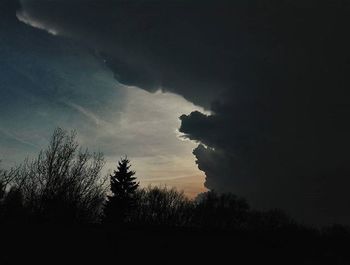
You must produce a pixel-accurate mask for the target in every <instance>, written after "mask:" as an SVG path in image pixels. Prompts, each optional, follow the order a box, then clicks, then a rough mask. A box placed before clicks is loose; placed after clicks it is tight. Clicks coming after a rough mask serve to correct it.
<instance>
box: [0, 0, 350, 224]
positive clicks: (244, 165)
mask: <svg viewBox="0 0 350 265" xmlns="http://www.w3.org/2000/svg"><path fill="white" fill-rule="evenodd" d="M3 1H5V0H3ZM5 2H6V1H5ZM7 2H8V4H7V5H8V6H9V3H10V2H11V3H13V1H7ZM349 4H350V1H341V0H329V1H325V0H320V1H316V0H315V1H312V0H303V1H301V0H295V1H289V0H271V1H254V0H252V1H246V0H245V1H243V0H236V1H234V0H232V1H220V0H219V1H218V0H217V1H196V0H193V1H176V0H163V1H160V0H124V1H121V0H86V1H85V0H84V1H83V0H66V1H64V0H61V1H58V0H57V1H44V0H22V1H21V5H20V7H19V8H16V10H18V12H17V17H18V19H19V20H21V21H22V22H25V23H27V24H29V25H32V26H33V27H36V28H41V29H44V30H46V31H48V32H51V34H52V33H54V34H55V35H57V36H60V37H64V38H66V39H68V40H71V41H74V42H78V43H80V44H83V45H85V46H86V47H87V49H88V50H92V51H93V52H94V54H95V56H96V57H98V58H100V59H102V60H104V62H105V64H106V67H107V68H108V69H110V71H112V72H113V75H114V77H115V79H116V80H117V81H118V82H120V83H122V84H124V85H129V86H136V87H138V88H141V89H144V90H147V91H150V92H155V91H157V90H158V89H162V90H163V91H169V92H172V93H175V94H177V95H179V96H182V97H184V98H185V99H186V100H188V101H190V102H192V103H194V104H196V105H198V106H201V107H204V108H206V109H207V110H209V111H210V113H211V114H208V113H207V114H203V112H199V111H194V112H192V113H191V114H186V112H183V114H185V115H182V116H181V117H180V120H181V125H180V131H181V132H182V133H184V134H185V135H186V137H187V138H188V139H191V140H194V141H196V142H198V143H199V144H200V145H199V146H198V147H197V148H196V149H195V150H194V151H193V154H194V156H195V157H196V159H197V163H198V167H199V169H200V170H202V171H204V172H205V174H206V182H205V186H206V187H207V188H209V189H215V190H217V191H232V192H234V193H236V194H238V195H241V196H243V197H245V198H247V199H248V201H249V202H250V203H251V204H252V205H253V206H254V207H258V208H274V207H280V208H283V209H285V210H286V211H288V212H289V213H291V214H292V215H293V216H294V217H296V218H297V219H299V220H303V221H306V222H311V223H323V224H324V223H327V222H341V223H348V224H350V193H349V192H348V189H349V188H350V163H349V159H350V157H349V147H350V139H349V134H350V125H349V114H350V105H349V104H350V101H349V100H350V92H349V84H350V75H349V73H350V72H349V70H350V52H349V47H350V37H349V25H350V17H349V15H348V14H349V11H350V5H349ZM8 34H10V33H8ZM28 38H30V36H29V37H28ZM99 94H101V93H99ZM100 100H102V101H103V99H102V98H101V99H100Z"/></svg>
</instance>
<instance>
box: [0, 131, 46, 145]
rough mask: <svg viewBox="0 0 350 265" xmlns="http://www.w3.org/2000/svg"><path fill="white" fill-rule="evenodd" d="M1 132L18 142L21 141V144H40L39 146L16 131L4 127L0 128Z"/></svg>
mask: <svg viewBox="0 0 350 265" xmlns="http://www.w3.org/2000/svg"><path fill="white" fill-rule="evenodd" d="M0 133H1V134H3V135H5V136H6V137H8V138H10V139H12V140H15V141H16V142H19V143H21V144H24V145H28V146H31V147H34V148H39V146H37V145H36V144H33V143H31V142H29V141H27V140H25V139H23V138H22V137H20V136H18V135H17V134H16V133H14V132H11V131H8V130H5V129H3V128H0Z"/></svg>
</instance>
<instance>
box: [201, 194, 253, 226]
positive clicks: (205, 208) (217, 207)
mask: <svg viewBox="0 0 350 265" xmlns="http://www.w3.org/2000/svg"><path fill="white" fill-rule="evenodd" d="M248 211H249V205H248V203H247V202H246V201H245V200H244V199H242V198H238V197H237V196H236V195H234V194H232V193H222V194H218V193H216V192H215V191H208V192H206V193H202V194H200V195H199V196H198V197H197V199H196V207H195V216H194V224H195V225H196V226H199V227H204V228H218V229H238V228H243V227H244V226H246V225H247V220H248V213H249V212H248Z"/></svg>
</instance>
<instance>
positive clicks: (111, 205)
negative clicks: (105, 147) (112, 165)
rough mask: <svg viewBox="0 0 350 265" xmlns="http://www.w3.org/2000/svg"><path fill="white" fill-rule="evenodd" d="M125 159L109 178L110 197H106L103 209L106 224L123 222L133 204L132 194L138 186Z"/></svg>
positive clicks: (128, 162) (133, 172)
mask: <svg viewBox="0 0 350 265" xmlns="http://www.w3.org/2000/svg"><path fill="white" fill-rule="evenodd" d="M130 167H131V165H130V161H129V160H128V158H127V157H125V158H122V159H121V160H120V161H119V162H118V167H117V170H115V171H114V173H113V174H112V175H111V176H110V185H111V192H112V195H111V196H108V201H107V204H106V207H105V221H106V222H107V223H111V222H119V223H122V222H124V221H125V218H126V217H127V215H128V213H129V212H130V211H131V210H132V207H133V204H134V194H135V192H136V190H137V188H138V186H139V182H137V181H136V177H134V175H135V171H132V170H130Z"/></svg>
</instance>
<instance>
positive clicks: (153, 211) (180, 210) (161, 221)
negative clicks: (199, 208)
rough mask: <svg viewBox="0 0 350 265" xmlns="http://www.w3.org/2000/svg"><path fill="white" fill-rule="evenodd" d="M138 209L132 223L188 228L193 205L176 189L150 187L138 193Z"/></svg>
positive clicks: (136, 208)
mask: <svg viewBox="0 0 350 265" xmlns="http://www.w3.org/2000/svg"><path fill="white" fill-rule="evenodd" d="M135 199H136V200H135V201H136V207H135V209H134V211H133V214H132V215H131V220H130V222H131V223H133V224H138V225H147V226H162V227H164V226H167V227H187V226H189V225H190V224H191V221H192V213H193V211H192V210H193V206H194V205H193V203H192V202H191V201H190V200H189V199H188V198H187V197H186V196H185V195H184V193H183V192H179V191H177V190H176V189H174V188H171V189H168V188H166V187H148V188H145V189H141V190H139V191H137V192H136V198H135Z"/></svg>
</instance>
